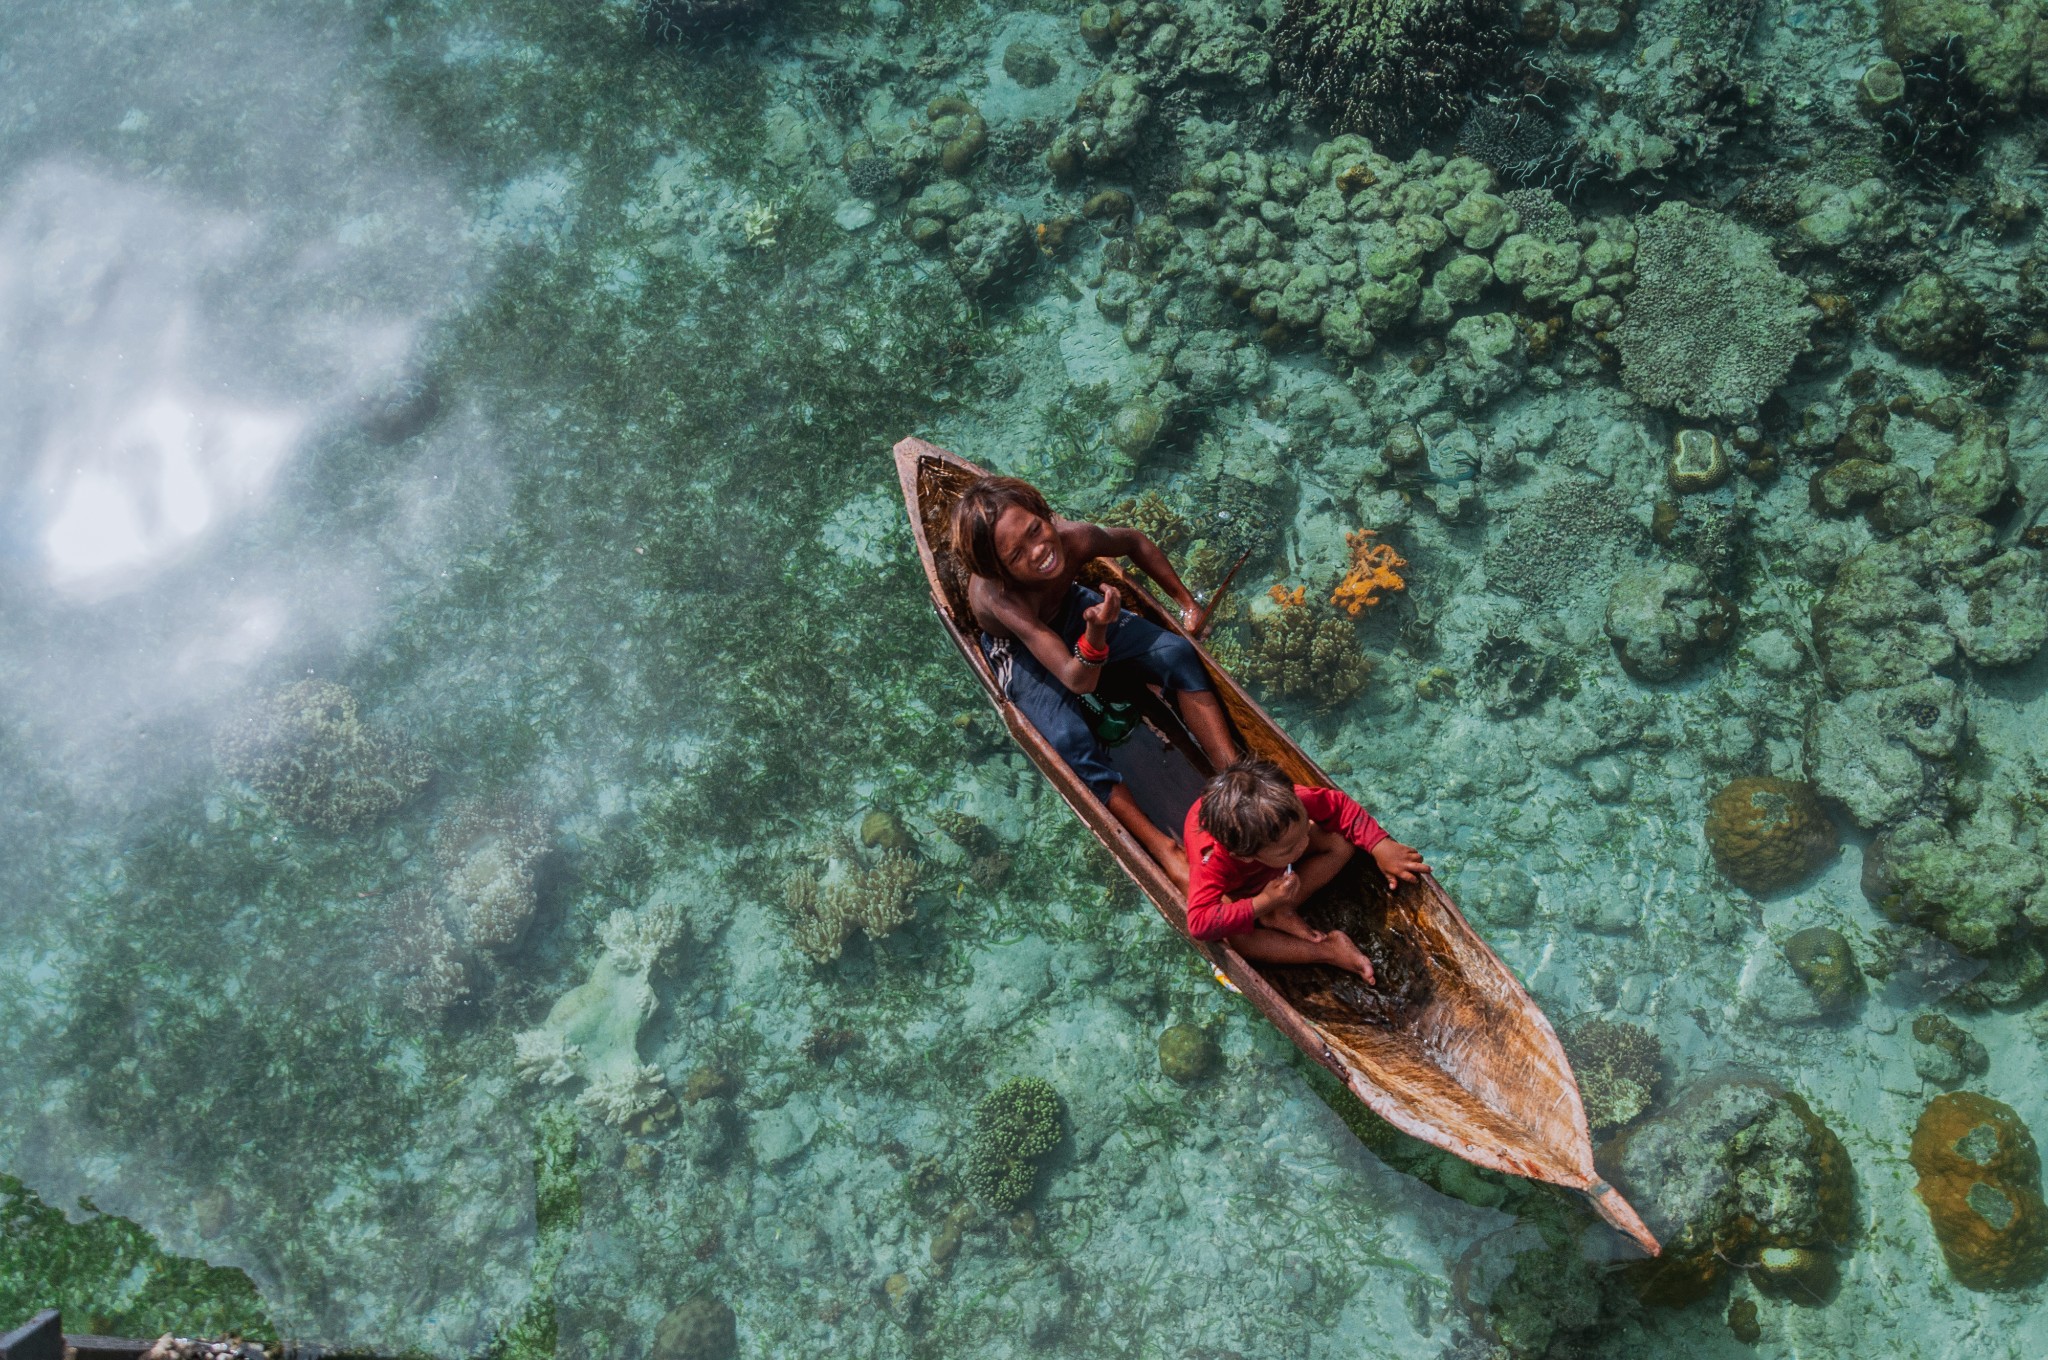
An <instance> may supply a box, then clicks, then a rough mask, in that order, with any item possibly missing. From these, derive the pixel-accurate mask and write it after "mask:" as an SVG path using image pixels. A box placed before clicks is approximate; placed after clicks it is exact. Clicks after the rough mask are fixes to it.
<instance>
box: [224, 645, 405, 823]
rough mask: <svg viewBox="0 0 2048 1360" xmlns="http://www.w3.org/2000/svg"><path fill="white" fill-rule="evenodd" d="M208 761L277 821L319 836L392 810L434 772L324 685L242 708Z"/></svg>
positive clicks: (343, 692) (292, 689) (290, 688)
mask: <svg viewBox="0 0 2048 1360" xmlns="http://www.w3.org/2000/svg"><path fill="white" fill-rule="evenodd" d="M213 758H214V760H215V761H216V762H217V763H218V764H219V765H220V767H221V770H222V772H223V773H225V774H226V775H227V776H228V777H229V778H231V779H239V780H241V781H242V782H243V783H245V784H247V785H248V786H249V787H250V788H252V789H254V790H255V791H256V792H257V793H259V794H261V795H262V796H263V798H264V800H265V801H266V802H268V803H269V804H270V806H271V807H272V809H274V810H275V811H276V813H277V815H278V816H280V817H283V818H284V819H285V820H286V821H291V822H297V823H298V824H299V825H301V826H309V827H312V828H314V829H315V830H318V831H346V830H348V829H350V828H351V827H356V826H360V825H362V824H363V823H365V822H372V821H375V820H376V819H377V818H379V817H381V816H383V815H384V814H385V813H387V812H392V811H395V810H396V809H397V808H399V807H401V806H403V805H404V804H405V803H406V802H407V800H409V799H410V798H411V797H412V796H413V795H414V794H415V793H418V792H419V790H420V788H421V786H423V785H424V784H425V783H426V782H427V780H428V779H429V778H430V777H432V775H433V772H434V771H433V766H432V765H430V764H429V763H428V761H427V758H426V757H425V756H424V755H422V754H420V753H419V752H418V751H417V750H415V749H413V747H412V746H410V745H409V744H408V743H406V742H405V741H404V740H403V739H401V738H399V737H397V736H394V735H392V734H389V733H385V732H380V731H377V730H376V729H374V728H371V727H369V726H367V725H365V724H364V723H363V722H362V720H361V719H359V718H358V717H357V716H356V697H355V695H353V694H351V693H349V691H348V690H347V689H346V688H345V687H344V686H341V685H337V684H333V683H331V682H329V681H326V680H301V681H299V682H298V683H297V684H295V685H287V686H285V687H284V688H283V689H281V690H278V691H277V692H276V693H274V694H272V695H270V696H269V697H268V698H266V699H264V700H263V701H261V702H260V703H258V704H255V705H254V706H252V707H251V708H249V709H248V710H247V711H246V712H244V713H243V714H242V715H241V716H240V717H238V718H236V719H235V720H234V721H233V722H231V723H229V724H228V725H227V726H226V727H225V728H223V729H222V731H221V733H220V735H219V736H218V737H216V738H215V739H214V745H213Z"/></svg>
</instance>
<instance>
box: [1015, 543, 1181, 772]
mask: <svg viewBox="0 0 2048 1360" xmlns="http://www.w3.org/2000/svg"><path fill="white" fill-rule="evenodd" d="M1101 603H1102V596H1101V594H1100V593H1098V592H1096V591H1093V590H1090V589H1089V588H1088V587H1087V586H1084V585H1082V584H1081V583H1080V582H1078V581H1077V582H1075V583H1074V585H1073V586H1072V588H1071V589H1069V590H1068V592H1067V599H1066V603H1065V604H1064V605H1062V606H1061V607H1060V615H1059V618H1057V619H1056V620H1054V621H1053V625H1052V626H1053V630H1054V631H1055V632H1057V633H1058V634H1059V635H1060V640H1061V641H1062V642H1064V643H1066V644H1067V646H1068V647H1072V646H1073V645H1074V643H1075V642H1076V641H1077V640H1078V639H1079V638H1080V636H1081V629H1082V628H1083V627H1084V626H1085V624H1086V622H1087V621H1086V620H1085V619H1083V618H1082V617H1081V611H1083V610H1084V609H1088V608H1091V607H1092V606H1094V605H1098V604H1101ZM981 650H982V654H983V655H984V656H986V657H988V659H989V662H990V664H991V665H993V666H994V667H995V672H996V678H997V679H998V680H999V681H1001V682H1002V684H1003V692H1004V693H1005V694H1007V695H1009V698H1010V702H1011V703H1013V704H1015V705H1017V708H1018V710H1019V711H1020V712H1022V713H1023V715H1024V716H1025V717H1026V718H1029V719H1030V720H1031V725H1032V726H1033V727H1035V728H1037V729H1038V732H1039V735H1040V736H1042V737H1044V738H1045V739H1046V740H1047V741H1048V742H1050V743H1052V748H1053V749H1054V750H1055V751H1058V752H1059V753H1060V755H1061V757H1062V758H1063V759H1065V761H1066V762H1067V764H1068V765H1070V766H1072V767H1073V770H1074V773H1075V774H1078V775H1080V776H1081V778H1082V779H1083V780H1084V781H1085V782H1086V783H1087V785H1088V787H1089V789H1090V790H1091V791H1092V792H1093V793H1094V794H1095V796H1096V797H1097V798H1100V799H1103V800H1104V801H1105V802H1106V801H1108V798H1109V791H1110V790H1111V789H1113V788H1115V787H1116V786H1117V785H1118V784H1121V783H1123V782H1124V777H1123V776H1122V775H1120V774H1118V773H1117V772H1116V770H1115V769H1114V768H1113V767H1112V766H1111V765H1110V763H1109V749H1108V748H1107V747H1105V746H1104V745H1103V744H1102V741H1101V739H1100V738H1098V737H1097V736H1096V735H1095V729H1094V728H1093V727H1092V726H1090V725H1089V722H1088V710H1087V708H1086V707H1084V706H1083V704H1082V702H1081V696H1080V695H1078V694H1076V693H1074V692H1073V691H1072V690H1070V689H1068V688H1067V687H1066V686H1065V685H1063V684H1061V683H1060V682H1059V681H1058V680H1057V679H1055V678H1054V677H1053V675H1052V673H1051V672H1050V671H1048V670H1046V668H1045V667H1044V666H1042V665H1040V664H1039V661H1038V658H1037V657H1035V656H1033V655H1032V654H1031V649H1030V648H1029V647H1026V646H1025V645H1024V644H1023V643H1021V642H1017V641H1015V640H1014V639H1010V638H1000V639H999V638H992V637H990V636H989V635H988V634H987V633H983V634H982V635H981ZM1103 669H1104V672H1105V674H1104V678H1105V679H1107V678H1108V673H1109V672H1112V671H1118V670H1122V671H1123V672H1124V673H1125V674H1126V675H1128V674H1132V673H1136V674H1137V675H1140V676H1142V677H1143V678H1144V681H1145V682H1146V683H1148V684H1154V685H1158V686H1159V687H1160V688H1161V689H1163V690H1164V691H1165V693H1166V697H1167V698H1168V699H1171V698H1172V697H1173V696H1174V695H1176V694H1188V693H1201V692H1203V691H1205V690H1207V689H1209V688H1210V685H1209V675H1208V672H1206V671H1204V670H1203V669H1202V658H1201V657H1200V656H1199V655H1197V654H1196V652H1195V648H1194V644H1192V643H1190V642H1189V641H1188V640H1187V639H1186V638H1184V637H1182V636H1181V635H1180V634H1178V633H1173V632H1169V631H1167V630H1166V629H1164V628H1161V627H1160V626H1159V625H1158V624H1156V623H1152V622H1149V621H1148V620H1145V619H1142V618H1140V617H1138V615H1136V614H1133V613H1132V612H1131V611H1130V610H1128V609H1126V610H1124V611H1123V612H1122V613H1120V614H1118V615H1117V620H1116V622H1115V623H1114V624H1112V625H1110V629H1109V660H1108V662H1107V663H1105V665H1104V667H1103Z"/></svg>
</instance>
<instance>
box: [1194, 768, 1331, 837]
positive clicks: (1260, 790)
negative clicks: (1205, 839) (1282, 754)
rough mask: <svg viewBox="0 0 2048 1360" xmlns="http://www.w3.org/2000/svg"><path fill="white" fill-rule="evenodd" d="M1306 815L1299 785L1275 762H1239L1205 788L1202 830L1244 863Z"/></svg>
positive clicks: (1217, 776) (1204, 786)
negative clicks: (1295, 787)
mask: <svg viewBox="0 0 2048 1360" xmlns="http://www.w3.org/2000/svg"><path fill="white" fill-rule="evenodd" d="M1306 815H1307V810H1306V809H1305V808H1303V807H1302V805H1301V795H1299V794H1297V793H1296V792H1295V791H1294V781H1293V780H1291V779H1289V778H1288V777H1287V776H1286V775H1284V774H1282V773H1281V772H1280V767H1279V766H1278V765H1275V764H1274V763H1273V762H1272V761H1270V760H1253V759H1250V758H1246V759H1244V760H1240V761H1237V762H1236V763H1234V764H1231V765H1227V766H1225V767H1224V768H1223V769H1222V770H1220V771H1218V772H1217V774H1216V777H1215V778H1213V779H1211V780H1210V781H1209V782H1208V783H1207V784H1204V785H1203V786H1202V812H1201V823H1200V824H1201V828H1202V830H1204V831H1206V832H1208V833H1209V834H1210V835H1212V836H1214V837H1215V838H1216V843H1217V844H1218V845H1221V846H1222V847H1223V848H1224V849H1225V850H1228V851H1229V852H1230V853H1231V854H1233V855H1236V856H1237V857H1239V858H1240V859H1248V858H1250V857H1251V856H1253V855H1256V854H1258V853H1259V851H1261V850H1263V849H1265V848H1266V847H1267V846H1269V845H1271V844H1272V843H1273V842H1274V841H1277V840H1279V839H1280V838H1281V837H1282V836H1284V835H1286V834H1287V833H1288V831H1289V830H1291V829H1292V828H1293V826H1294V822H1295V819H1296V818H1298V817H1303V816H1306Z"/></svg>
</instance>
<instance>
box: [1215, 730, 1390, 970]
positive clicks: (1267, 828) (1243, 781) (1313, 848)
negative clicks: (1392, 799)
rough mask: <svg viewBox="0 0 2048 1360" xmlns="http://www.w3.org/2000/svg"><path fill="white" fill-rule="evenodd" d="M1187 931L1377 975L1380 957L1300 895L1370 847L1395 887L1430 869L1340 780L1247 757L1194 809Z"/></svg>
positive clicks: (1262, 955) (1270, 954) (1276, 955)
mask: <svg viewBox="0 0 2048 1360" xmlns="http://www.w3.org/2000/svg"><path fill="white" fill-rule="evenodd" d="M1185 831H1186V845H1187V852H1188V933H1189V934H1191V935H1193V936H1194V937H1195V938H1196V939H1198V940H1224V939H1227V940H1229V941H1230V946H1231V948H1233V949H1235V950H1236V951H1237V952H1238V953H1240V954H1242V955H1243V956H1244V957H1245V958H1248V959H1253V960H1257V961H1259V962H1264V963H1327V964H1331V965H1333V966H1335V967H1338V968H1342V969H1345V970H1346V971H1348V972H1353V973H1356V974H1358V975H1359V976H1360V977H1361V978H1364V979H1365V981H1366V982H1368V983H1370V982H1371V981H1372V980H1373V975H1372V960H1370V959H1368V958H1367V957H1366V956H1365V954H1364V952H1363V951H1362V950H1360V949H1359V947H1358V946H1357V945H1356V944H1354V943H1352V940H1351V937H1350V936H1348V935H1346V934H1345V933H1344V932H1343V931H1341V930H1330V931H1323V930H1316V929H1314V928H1312V927H1311V926H1310V925H1309V923H1308V922H1307V921H1305V920H1303V919H1302V916H1301V911H1300V909H1299V907H1300V904H1301V903H1303V902H1305V901H1307V900H1308V899H1309V897H1310V896H1311V895H1313V894H1314V893H1315V892H1317V891H1318V890H1319V889H1321V888H1322V887H1323V886H1324V885H1326V884H1328V883H1329V881H1330V880H1331V879H1333V878H1335V877H1336V876H1337V871H1338V870H1339V869H1341V868H1343V867H1344V865H1345V863H1346V862H1347V861H1349V860H1350V858H1351V856H1352V855H1353V854H1354V853H1355V852H1357V851H1359V850H1363V851H1365V852H1366V853H1367V854H1369V855H1371V856H1372V857H1373V862H1374V863H1376V864H1377V865H1378V866H1379V869H1380V872H1381V873H1382V874H1384V875H1386V879H1387V888H1388V889H1389V890H1390V891H1391V890H1393V889H1395V888H1398V887H1399V886H1400V885H1401V884H1402V883H1412V882H1414V881H1415V879H1416V876H1417V875H1418V874H1426V873H1428V872H1429V866H1428V865H1427V864H1424V863H1423V862H1422V856H1421V855H1420V854H1418V853H1416V851H1415V850H1413V849H1412V848H1410V847H1409V846H1406V845H1403V844H1401V843H1400V842H1399V841H1397V840H1395V839H1393V838H1392V837H1390V836H1389V835H1387V833H1386V832H1385V831H1382V830H1381V829H1380V824H1379V823H1378V822H1376V821H1374V820H1373V817H1372V814H1371V813H1369V812H1367V811H1366V810H1365V809H1364V808H1362V807H1360V806H1359V805H1358V804H1357V803H1356V802H1354V801H1353V800H1352V799H1351V798H1350V797H1349V796H1348V795H1346V794H1344V793H1342V792H1340V791H1339V790H1337V789H1318V788H1311V787H1309V786H1308V785H1306V784H1295V783H1292V782H1290V781H1289V780H1288V778H1287V776H1286V775H1284V774H1282V773H1281V772H1280V769H1279V767H1278V766H1276V765H1273V764H1271V763H1270V762H1268V761H1263V760H1240V761H1238V762H1237V763H1236V764H1234V765H1231V766H1229V767H1228V768H1226V769H1225V770H1224V771H1223V772H1222V773H1220V774H1218V775H1217V776H1216V777H1215V778H1214V779H1211V780H1210V781H1209V783H1208V785H1207V787H1205V788H1204V789H1203V790H1202V796H1201V798H1200V799H1199V800H1197V801H1196V803H1195V805H1194V806H1193V807H1192V808H1190V809H1188V820H1187V826H1186V828H1185Z"/></svg>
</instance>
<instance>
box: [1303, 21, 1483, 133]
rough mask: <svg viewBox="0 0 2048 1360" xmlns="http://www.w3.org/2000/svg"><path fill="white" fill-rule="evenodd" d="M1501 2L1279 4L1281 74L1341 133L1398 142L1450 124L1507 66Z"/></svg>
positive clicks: (1454, 121)
mask: <svg viewBox="0 0 2048 1360" xmlns="http://www.w3.org/2000/svg"><path fill="white" fill-rule="evenodd" d="M1508 8H1509V7H1508V6H1507V5H1504V4H1502V3H1500V0H1287V8H1286V12H1285V14H1284V16H1283V17H1282V18H1281V20H1280V24H1279V27H1278V28H1276V29H1275V30H1274V33H1273V40H1274V43H1275V45H1276V46H1277V48H1278V49H1279V53H1280V74H1281V77H1282V78H1283V79H1284V80H1285V81H1286V83H1287V84H1289V85H1291V86H1293V87H1294V89H1295V90H1296V91H1298V92H1299V93H1300V94H1301V95H1302V96H1303V97H1304V98H1306V99H1307V100H1308V102H1309V105H1310V106H1311V107H1312V108H1314V109H1315V111H1316V112H1318V113H1320V114H1322V115H1324V116H1325V117H1327V118H1329V119H1331V120H1332V122H1333V123H1335V124H1336V126H1337V128H1338V129H1339V130H1340V131H1352V132H1364V133H1366V134H1367V135H1369V136H1372V137H1374V138H1383V139H1386V140H1388V141H1393V142H1406V141H1409V140H1410V139H1412V138H1414V137H1415V136H1417V135H1420V134H1426V133H1429V132H1434V131H1438V130H1441V129H1444V128H1448V127H1451V126H1452V125H1454V124H1455V123H1457V122H1458V121H1459V119H1460V118H1461V117H1462V116H1463V115H1464V113H1465V108H1466V98H1467V96H1468V95H1469V94H1470V92H1471V91H1472V90H1473V89H1474V88H1475V87H1477V86H1478V85H1480V84H1482V83H1484V81H1485V80H1486V79H1487V77H1488V76H1489V75H1491V74H1493V73H1494V72H1495V71H1497V70H1499V69H1500V68H1501V67H1502V66H1504V65H1505V64H1506V60H1507V55H1508V52H1509V49H1510V47H1511V45H1512V41H1513V39H1512V36H1511V34H1510V32H1509V28H1508Z"/></svg>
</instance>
